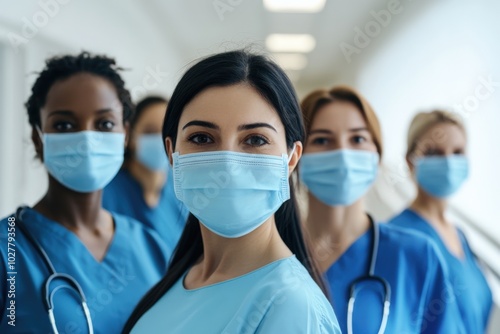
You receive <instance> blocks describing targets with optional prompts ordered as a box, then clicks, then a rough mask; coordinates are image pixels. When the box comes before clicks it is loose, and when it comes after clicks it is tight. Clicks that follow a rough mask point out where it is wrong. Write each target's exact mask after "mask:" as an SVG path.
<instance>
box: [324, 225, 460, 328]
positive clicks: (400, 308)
mask: <svg viewBox="0 0 500 334" xmlns="http://www.w3.org/2000/svg"><path fill="white" fill-rule="evenodd" d="M377 225H378V226H379V227H380V234H379V236H380V241H379V247H378V255H377V263H376V267H375V275H376V276H380V277H383V278H385V279H386V280H387V281H388V282H389V284H390V286H391V290H392V294H391V300H390V302H391V307H390V313H389V318H388V322H387V328H386V331H385V333H388V334H389V333H391V334H392V333H394V334H413V333H433V334H435V333H464V331H463V327H462V324H461V322H460V319H459V314H458V308H457V305H456V304H455V303H453V302H450V301H449V300H448V299H447V297H448V295H447V292H449V291H450V286H449V283H448V280H447V273H446V271H445V268H444V266H443V264H442V260H441V258H440V256H439V254H438V252H437V250H436V247H435V246H434V245H433V244H432V243H431V242H430V241H429V240H427V239H426V238H425V237H424V236H422V235H420V234H417V233H412V232H407V231H404V230H403V229H400V228H397V227H391V226H387V224H377ZM372 235H373V232H372V229H369V230H368V231H367V232H366V233H364V234H363V235H362V236H361V237H359V238H358V239H357V240H356V241H355V242H354V243H353V244H352V245H351V246H350V247H349V248H348V249H347V250H346V251H345V252H344V254H342V256H341V257H340V258H339V259H338V260H337V261H336V262H335V263H334V264H333V265H332V266H331V267H330V268H329V269H328V270H327V271H326V273H325V278H326V280H327V282H328V284H329V286H330V293H331V299H332V304H333V308H334V310H335V314H336V315H337V318H338V319H339V323H340V328H341V329H342V332H343V333H347V304H348V301H349V296H350V286H351V283H352V282H353V281H354V280H355V279H357V278H359V277H361V276H366V275H367V273H368V267H369V264H370V259H371V251H372ZM357 287H358V289H359V288H361V289H360V290H359V291H358V293H357V295H356V301H355V303H354V312H353V332H354V334H357V333H361V334H363V333H378V330H379V327H380V324H381V323H382V311H383V302H384V290H383V286H382V285H381V284H378V283H371V282H364V281H363V282H361V283H359V284H358V285H357Z"/></svg>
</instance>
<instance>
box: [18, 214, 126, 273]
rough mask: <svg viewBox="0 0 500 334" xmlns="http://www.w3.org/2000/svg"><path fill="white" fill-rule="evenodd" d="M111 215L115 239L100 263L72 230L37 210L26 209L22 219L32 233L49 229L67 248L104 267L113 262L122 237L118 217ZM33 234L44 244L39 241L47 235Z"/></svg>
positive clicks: (112, 239)
mask: <svg viewBox="0 0 500 334" xmlns="http://www.w3.org/2000/svg"><path fill="white" fill-rule="evenodd" d="M110 215H111V218H112V219H113V225H114V232H113V237H112V238H111V241H110V243H109V245H108V247H107V249H106V253H105V254H104V256H103V258H102V260H101V261H98V260H97V259H96V258H95V257H94V256H93V255H92V253H91V252H90V251H89V249H88V248H87V246H85V244H84V243H83V242H82V241H81V240H80V238H78V236H77V235H76V234H75V233H74V232H72V231H71V230H69V229H68V228H66V227H65V226H63V225H61V224H60V223H58V222H56V221H54V220H52V219H49V218H47V217H45V216H44V215H43V214H41V213H40V212H38V211H36V210H35V209H33V208H29V207H28V208H26V209H25V210H24V211H23V215H22V219H23V222H24V224H25V225H27V226H29V227H30V231H33V228H35V229H39V228H43V229H49V230H50V231H51V232H52V233H53V234H51V237H52V236H53V235H56V236H58V237H59V238H60V241H61V242H64V243H65V245H66V246H67V247H69V248H75V247H76V248H79V249H78V250H79V251H81V252H83V253H84V254H86V256H87V257H89V258H90V259H92V261H93V262H94V263H95V264H97V265H104V264H106V263H108V262H110V261H112V259H110V257H112V254H113V253H114V252H115V251H114V249H115V248H116V247H118V246H117V241H116V239H117V237H119V236H120V235H121V228H120V224H119V223H117V219H116V216H115V215H114V214H113V213H111V212H110ZM32 233H33V232H32ZM33 234H34V237H35V238H37V241H38V242H39V243H40V244H42V241H41V240H39V238H40V237H42V238H44V235H46V234H41V233H33ZM42 247H43V246H42ZM124 254H125V253H122V256H123V255H124Z"/></svg>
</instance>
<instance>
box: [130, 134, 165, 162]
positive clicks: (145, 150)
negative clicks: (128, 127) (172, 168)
mask: <svg viewBox="0 0 500 334" xmlns="http://www.w3.org/2000/svg"><path fill="white" fill-rule="evenodd" d="M136 157H137V160H139V162H140V163H141V164H143V165H144V166H146V167H147V168H148V169H150V170H152V171H167V168H168V159H167V155H166V153H165V148H164V146H163V139H162V137H161V134H146V135H140V136H139V137H138V138H137V152H136Z"/></svg>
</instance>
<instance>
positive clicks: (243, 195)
mask: <svg viewBox="0 0 500 334" xmlns="http://www.w3.org/2000/svg"><path fill="white" fill-rule="evenodd" d="M173 162H174V164H173V172H174V173H173V177H174V189H175V195H176V196H177V198H178V199H179V200H180V201H182V202H183V203H184V204H185V205H186V207H187V208H188V209H189V211H190V212H191V213H192V214H193V215H194V216H195V217H196V218H198V219H199V220H200V222H201V223H202V224H203V225H204V226H205V227H206V228H208V229H209V230H210V231H212V232H214V233H216V234H218V235H220V236H222V237H226V238H237V237H241V236H243V235H246V234H248V233H250V232H252V231H253V230H255V229H256V228H258V227H259V226H261V225H262V224H263V223H264V222H265V221H266V220H267V219H268V218H269V217H271V215H273V214H274V213H275V212H276V211H277V210H278V209H279V207H280V206H281V204H282V203H283V202H285V201H286V200H288V199H289V198H290V189H289V185H288V159H287V156H286V154H283V155H282V156H280V157H278V156H273V155H264V154H247V153H237V152H231V151H216V152H204V153H193V154H184V155H179V153H174V154H173Z"/></svg>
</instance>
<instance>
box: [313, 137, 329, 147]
mask: <svg viewBox="0 0 500 334" xmlns="http://www.w3.org/2000/svg"><path fill="white" fill-rule="evenodd" d="M312 144H313V145H326V144H328V138H324V137H317V138H314V139H313V141H312Z"/></svg>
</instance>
